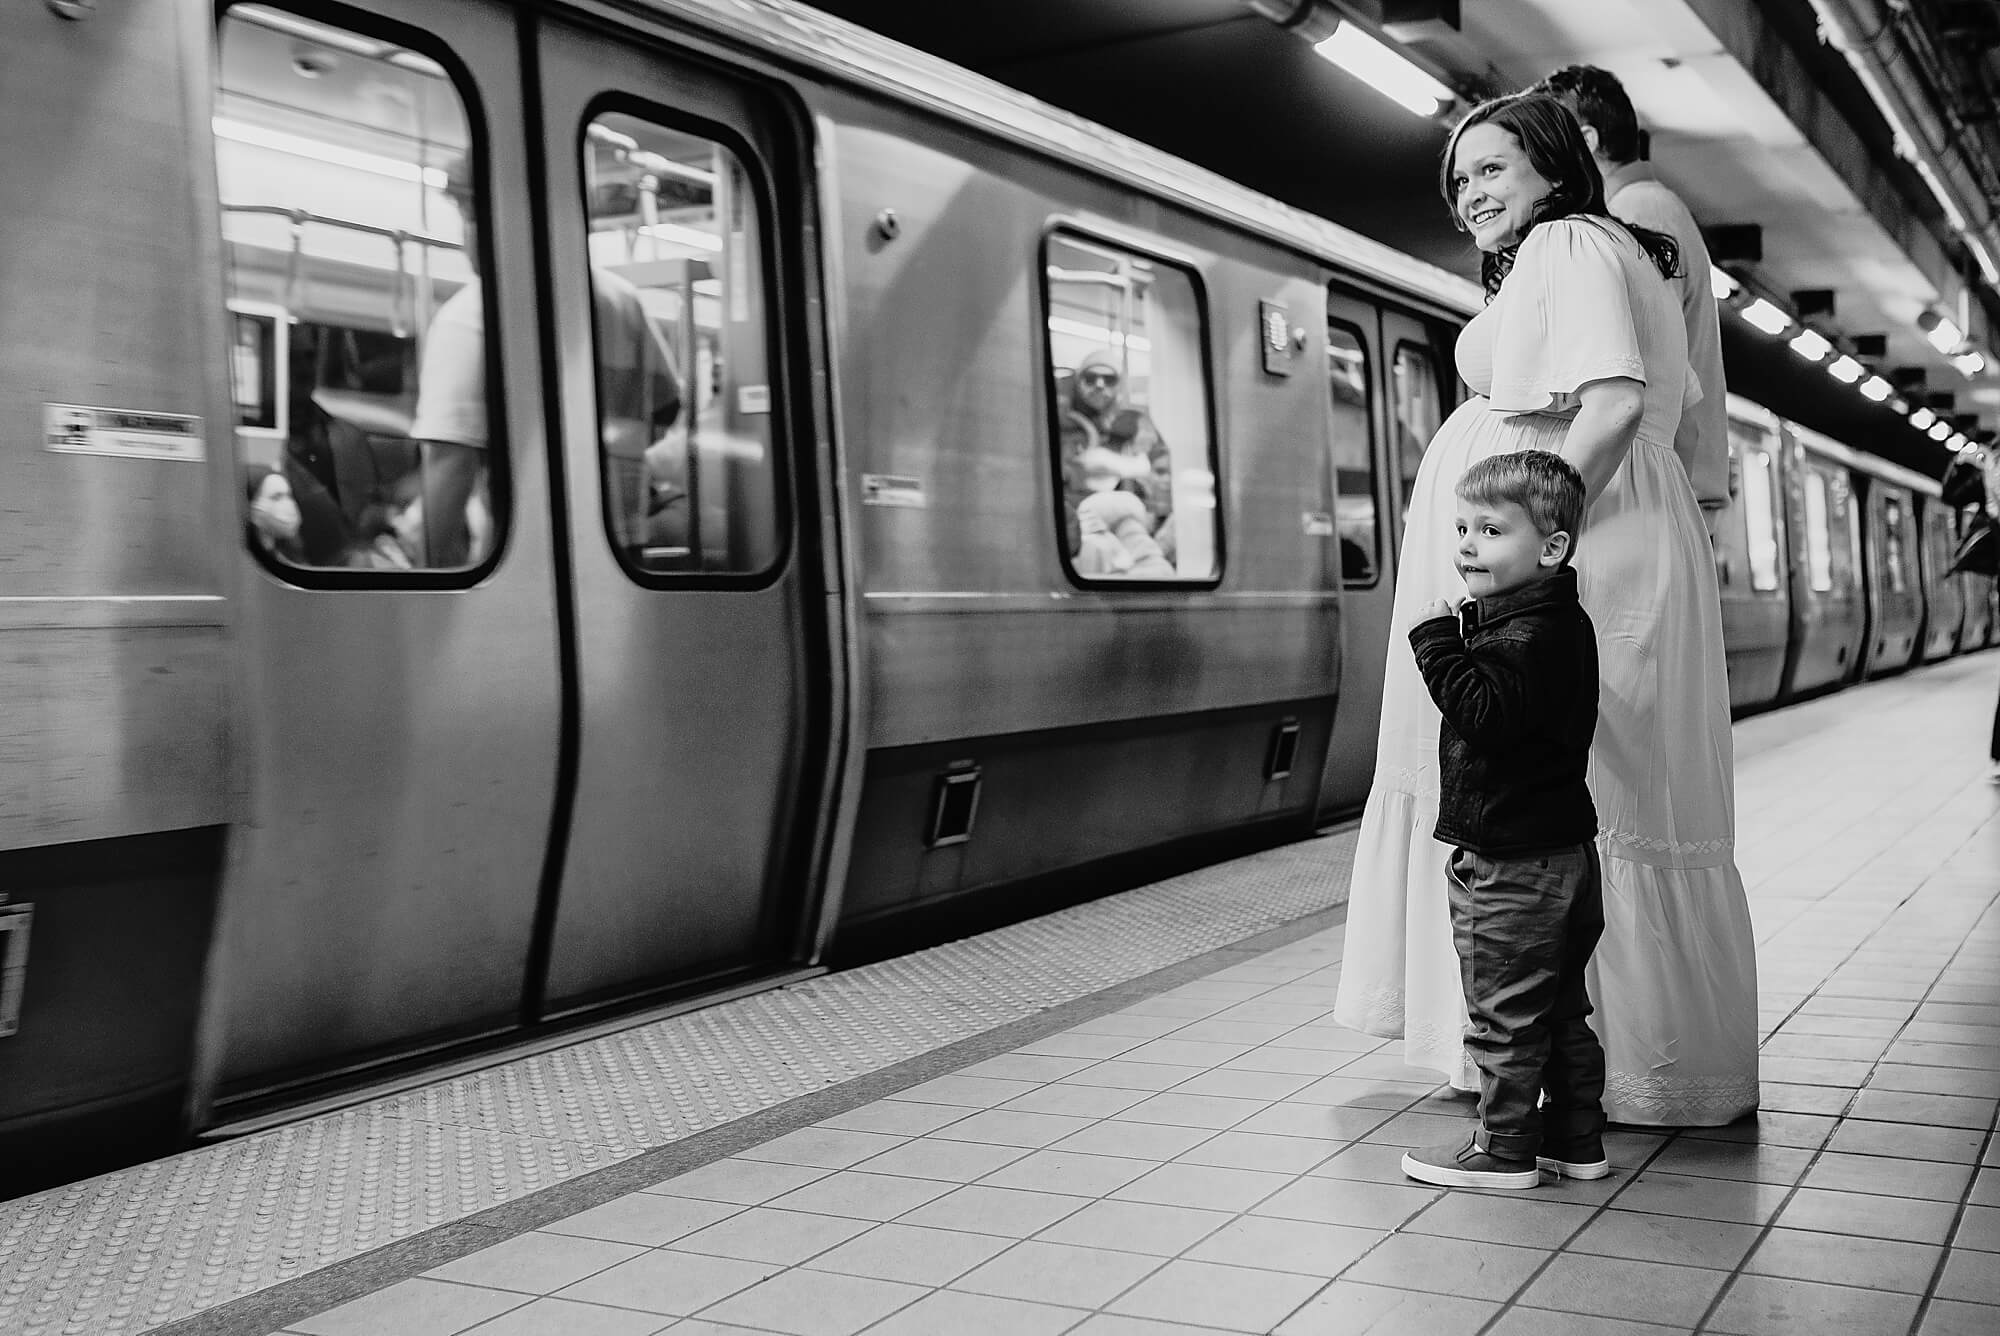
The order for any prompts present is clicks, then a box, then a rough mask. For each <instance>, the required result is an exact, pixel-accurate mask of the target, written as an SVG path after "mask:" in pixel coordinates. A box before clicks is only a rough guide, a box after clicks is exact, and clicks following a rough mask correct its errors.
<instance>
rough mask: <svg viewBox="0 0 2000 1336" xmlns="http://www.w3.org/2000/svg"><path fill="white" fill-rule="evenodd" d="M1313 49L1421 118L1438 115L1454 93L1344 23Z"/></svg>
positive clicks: (1382, 43) (1450, 100) (1354, 27)
mask: <svg viewBox="0 0 2000 1336" xmlns="http://www.w3.org/2000/svg"><path fill="white" fill-rule="evenodd" d="M1313 50H1314V51H1316V52H1318V53H1319V54H1320V55H1321V56H1322V57H1323V58H1325V59H1327V60H1330V61H1332V62H1333V63H1334V64H1336V65H1338V66H1340V68H1342V69H1344V70H1346V71H1347V72H1348V73H1349V74H1351V75H1353V76H1354V77H1355V78H1357V79H1359V80H1361V82H1363V83H1365V84H1367V85H1368V86H1369V87H1370V88H1373V89H1374V90H1375V91H1376V92H1378V93H1380V94H1382V95H1383V96H1384V97H1386V98H1388V99H1389V100H1390V101H1392V102H1394V103H1396V104H1397V105H1398V106H1400V107H1403V108H1404V109H1406V110H1408V111H1411V112H1413V113H1415V114H1416V115H1418V116H1435V115H1437V114H1438V113H1439V112H1440V111H1442V110H1444V109H1445V108H1446V107H1448V106H1450V105H1451V104H1452V101H1453V99H1454V97H1455V94H1453V92H1452V91H1451V90H1450V89H1449V88H1446V87H1445V86H1444V85H1443V84H1441V83H1439V82H1438V81H1437V80H1436V79H1434V78H1432V77H1431V76H1430V74H1428V73H1427V72H1426V71H1424V70H1423V69H1422V68H1420V67H1419V66H1418V65H1416V64H1415V63H1413V62H1412V61H1411V60H1410V59H1409V58H1408V57H1407V56H1405V55H1403V54H1402V53H1401V52H1399V51H1397V50H1396V49H1395V48H1394V47H1391V46H1389V45H1388V44H1387V43H1384V42H1380V41H1377V40H1376V39H1375V38H1373V37H1370V36H1369V35H1368V34H1367V33H1366V32H1364V31H1362V30H1361V28H1360V27H1359V26H1357V25H1356V24H1353V23H1350V22H1347V21H1345V20H1343V21H1342V22H1341V25H1340V26H1339V27H1338V28H1336V29H1334V32H1333V36H1331V37H1329V38H1327V39H1326V40H1325V41H1323V42H1315V43H1314V44H1313Z"/></svg>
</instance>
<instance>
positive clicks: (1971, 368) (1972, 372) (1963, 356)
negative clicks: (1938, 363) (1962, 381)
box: [1951, 348, 1986, 380]
mask: <svg viewBox="0 0 2000 1336" xmlns="http://www.w3.org/2000/svg"><path fill="white" fill-rule="evenodd" d="M1951 364H1952V365H1953V366H1955V367H1957V368H1958V374H1959V375H1961V376H1964V377H1965V378H1966V379H1967V380H1971V379H1972V378H1973V377H1974V376H1976V375H1978V374H1979V373H1980V372H1982V371H1984V370H1985V369H1986V355H1985V354H1984V353H1982V352H1980V351H1979V350H1978V349H1977V348H1967V349H1966V350H1965V351H1964V352H1962V353H1960V354H1959V355H1958V356H1956V357H1954V358H1952V359H1951Z"/></svg>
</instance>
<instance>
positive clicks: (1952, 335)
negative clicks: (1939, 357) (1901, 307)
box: [1917, 311, 1965, 353]
mask: <svg viewBox="0 0 2000 1336" xmlns="http://www.w3.org/2000/svg"><path fill="white" fill-rule="evenodd" d="M1917 328H1918V329H1920V330H1922V331H1923V332H1924V338H1925V339H1927V340H1928V341H1929V342H1930V345H1931V347H1933V348H1935V349H1937V350H1938V351H1939V352H1941V353H1949V352H1951V351H1953V350H1954V349H1956V348H1957V347H1958V345H1959V344H1961V343H1964V342H1965V331H1964V330H1962V329H1960V328H1959V327H1958V326H1957V325H1955V324H1953V323H1952V321H1951V317H1950V316H1943V315H1939V314H1938V313H1937V312H1936V311H1925V312H1924V313H1923V314H1922V315H1919V316H1918V317H1917Z"/></svg>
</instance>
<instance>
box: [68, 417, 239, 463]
mask: <svg viewBox="0 0 2000 1336" xmlns="http://www.w3.org/2000/svg"><path fill="white" fill-rule="evenodd" d="M42 444H43V445H44V447H45V448H47V449H50V450H58V451H62V452H65V453H68V454H75V455H123V456H126V457H127V458H133V459H187V460H195V461H199V460H202V459H206V458H207V457H208V445H207V442H206V441H205V440H204V439H203V438H202V434H201V419H200V418H198V417H188V416H187V415H185V414H182V413H144V412H138V411H136V410H133V409H129V408H91V407H89V406H87V405H84V404H43V405H42Z"/></svg>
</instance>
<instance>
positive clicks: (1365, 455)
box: [1326, 321, 1382, 585]
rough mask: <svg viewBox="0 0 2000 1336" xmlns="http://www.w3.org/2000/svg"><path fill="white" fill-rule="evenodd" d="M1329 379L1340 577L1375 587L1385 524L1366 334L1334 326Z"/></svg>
mask: <svg viewBox="0 0 2000 1336" xmlns="http://www.w3.org/2000/svg"><path fill="white" fill-rule="evenodd" d="M1326 379H1327V384H1328V387H1329V390H1330V393H1331V395H1332V401H1333V478H1334V523H1335V525H1336V527H1337V528H1338V529H1339V532H1340V578H1341V580H1342V581H1344V582H1345V583H1347V584H1350V585H1369V584H1373V583H1375V579H1376V575H1377V564H1378V562H1379V561H1380V559H1381V552H1382V538H1381V532H1382V531H1381V519H1380V517H1379V516H1378V515H1377V514H1376V513H1375V443H1374V439H1373V438H1374V432H1373V431H1372V430H1370V416H1369V408H1368V400H1369V393H1368V348H1367V346H1366V345H1365V344H1364V343H1362V341H1361V332H1360V331H1359V330H1357V329H1355V328H1353V327H1352V326H1350V325H1343V324H1339V323H1336V322H1332V321H1329V322H1328V324H1327V328H1326Z"/></svg>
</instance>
